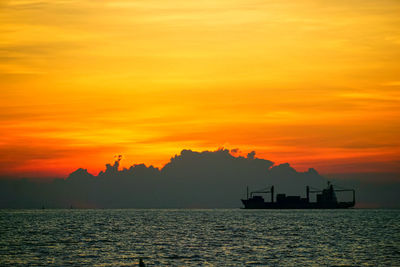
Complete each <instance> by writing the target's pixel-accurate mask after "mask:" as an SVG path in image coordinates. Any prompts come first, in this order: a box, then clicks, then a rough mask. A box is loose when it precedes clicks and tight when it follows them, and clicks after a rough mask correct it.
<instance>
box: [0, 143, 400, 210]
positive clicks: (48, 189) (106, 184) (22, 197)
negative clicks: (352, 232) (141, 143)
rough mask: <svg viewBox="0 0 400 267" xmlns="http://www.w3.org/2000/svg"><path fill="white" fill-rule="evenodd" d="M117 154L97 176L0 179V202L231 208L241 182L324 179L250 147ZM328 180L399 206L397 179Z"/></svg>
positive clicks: (279, 185)
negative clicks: (157, 162) (131, 157)
mask: <svg viewBox="0 0 400 267" xmlns="http://www.w3.org/2000/svg"><path fill="white" fill-rule="evenodd" d="M119 160H120V158H119V157H118V159H117V161H115V163H114V164H113V165H111V164H107V165H106V170H105V171H102V172H100V173H99V174H98V175H97V176H94V175H92V174H90V173H88V172H87V170H85V169H78V170H76V171H74V172H73V173H71V174H70V175H69V176H68V178H67V179H55V180H53V181H51V182H47V183H44V182H35V181H32V180H28V179H21V180H10V179H9V180H5V179H3V180H0V208H40V207H42V206H45V207H46V208H69V207H71V206H72V207H75V208H234V207H240V206H241V202H240V199H241V198H244V197H245V194H246V185H248V186H249V187H250V189H253V190H254V189H261V188H264V187H266V186H268V185H275V191H276V192H277V193H279V192H283V193H287V194H297V195H305V186H306V185H310V186H313V187H317V188H323V187H325V186H326V182H327V180H326V179H325V178H324V177H322V176H321V175H319V174H318V173H317V172H316V171H315V170H314V169H309V170H308V171H306V172H297V171H296V170H295V169H293V168H292V167H290V165H289V164H287V163H286V164H281V165H277V166H275V165H274V164H273V162H271V161H269V160H264V159H258V158H257V157H256V156H255V153H254V152H252V153H249V154H248V155H247V157H235V156H232V155H231V154H230V153H229V151H228V150H226V149H221V150H217V151H212V152H210V151H204V152H194V151H191V150H183V151H182V152H181V154H180V155H177V156H175V157H173V158H171V161H170V162H169V163H168V164H166V165H165V166H164V167H163V168H162V169H158V168H154V167H153V166H150V167H147V166H145V165H143V164H137V165H133V166H131V167H130V168H129V169H122V170H119ZM332 180H333V179H331V181H332ZM333 182H334V183H337V184H339V185H342V186H344V187H352V188H355V189H356V192H357V202H358V203H360V205H361V206H364V205H365V206H379V207H399V206H400V194H399V192H400V182H392V183H385V184H379V183H377V182H371V181H367V182H365V181H362V180H361V179H360V180H351V179H345V180H344V179H343V180H342V179H340V180H337V181H334V180H333ZM341 197H342V198H343V199H344V200H345V199H346V198H348V196H346V195H343V196H341Z"/></svg>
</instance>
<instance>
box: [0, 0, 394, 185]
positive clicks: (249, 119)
mask: <svg viewBox="0 0 400 267" xmlns="http://www.w3.org/2000/svg"><path fill="white" fill-rule="evenodd" d="M398 14H400V2H399V1H397V0H393V1H385V0H383V1H378V0H376V1H372V0H362V1H361V0H360V1H358V0H346V1H341V0H335V1H330V0H326V1H322V0H321V1H316V0H299V1H278V0H277V1H255V0H237V1H235V0H229V1H228V0H221V1H208V0H206V1H187V0H185V1H180V0H159V1H154V0H148V1H105V0H98V1H85V0H79V1H68V0H51V1H50V0H47V1H46V0H45V1H23V0H21V1H7V0H3V1H1V2H0V133H1V134H0V176H12V177H66V176H67V175H68V174H69V173H70V172H72V171H73V170H75V169H77V168H78V167H85V168H87V169H88V170H89V172H92V173H96V172H98V171H100V170H102V169H103V168H104V167H103V166H104V164H105V163H107V162H112V161H113V159H114V157H115V155H123V160H122V161H121V165H122V167H123V166H130V165H132V164H133V163H141V162H144V163H146V164H148V165H150V164H152V165H154V166H157V167H162V166H163V165H164V164H166V163H167V162H169V160H170V158H171V157H172V156H174V155H175V154H179V152H180V151H181V150H182V149H194V150H198V151H203V150H213V151H214V150H216V149H218V148H221V147H225V148H228V149H234V151H233V152H232V153H233V154H234V155H247V153H249V152H250V151H253V150H254V151H256V152H257V157H259V158H264V159H268V160H272V161H273V162H275V163H276V164H279V163H284V162H290V164H291V166H293V167H294V168H296V169H297V170H299V171H302V170H307V169H308V168H310V167H313V168H315V169H316V170H317V171H318V172H320V173H322V174H324V173H326V174H328V173H329V174H332V173H333V174H335V173H338V174H339V173H350V174H351V173H400V139H399V137H400V64H399V62H400V16H398ZM236 148H238V150H236ZM236 151H237V152H236ZM397 177H400V176H397ZM398 179H400V178H398Z"/></svg>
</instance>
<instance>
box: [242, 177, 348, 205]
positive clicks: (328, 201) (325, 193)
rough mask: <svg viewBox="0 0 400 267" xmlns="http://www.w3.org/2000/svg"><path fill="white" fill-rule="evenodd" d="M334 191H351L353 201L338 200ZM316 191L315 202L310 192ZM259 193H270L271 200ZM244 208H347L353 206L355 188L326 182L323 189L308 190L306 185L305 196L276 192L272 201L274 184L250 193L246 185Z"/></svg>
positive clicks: (243, 200)
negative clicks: (341, 187) (335, 187)
mask: <svg viewBox="0 0 400 267" xmlns="http://www.w3.org/2000/svg"><path fill="white" fill-rule="evenodd" d="M335 192H352V193H353V201H348V202H339V201H338V200H337V197H336V193H335ZM311 193H316V194H317V197H316V202H311V201H310V194H311ZM260 194H270V195H271V201H270V202H265V200H264V198H263V197H262V196H261V195H260ZM242 203H243V205H244V208H245V209H347V208H351V207H354V205H355V203H356V200H355V190H354V189H334V188H333V185H332V184H331V183H330V182H328V186H327V188H326V189H323V190H310V187H309V186H307V187H306V197H305V198H302V197H300V196H286V195H285V194H277V195H276V201H274V186H271V187H268V188H266V189H264V190H259V191H253V192H251V193H250V198H249V191H248V187H247V199H242Z"/></svg>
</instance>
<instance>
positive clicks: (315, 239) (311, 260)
mask: <svg viewBox="0 0 400 267" xmlns="http://www.w3.org/2000/svg"><path fill="white" fill-rule="evenodd" d="M139 258H143V259H144V262H145V264H146V265H147V266H155V265H156V266H157V265H173V266H189V265H199V266H203V265H214V266H249V265H254V266H260V265H267V266H269V265H281V266H287V265H292V266H293V265H329V266H331V265H356V266H359V265H373V266H377V265H379V266H387V265H398V266H400V210H356V209H354V210H255V211H249V210H240V209H230V210H12V211H10V210H2V211H0V265H1V266H4V265H12V266H16V265H55V266H66V265H78V266H79V265H91V266H92V265H97V266H112V265H117V266H123V265H128V266H132V265H137V263H138V259H139Z"/></svg>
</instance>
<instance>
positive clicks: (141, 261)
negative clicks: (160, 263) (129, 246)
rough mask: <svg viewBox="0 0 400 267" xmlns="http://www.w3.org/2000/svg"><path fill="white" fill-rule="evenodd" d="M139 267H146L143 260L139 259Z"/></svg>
mask: <svg viewBox="0 0 400 267" xmlns="http://www.w3.org/2000/svg"><path fill="white" fill-rule="evenodd" d="M139 267H146V265H145V264H144V262H143V260H142V259H139Z"/></svg>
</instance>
